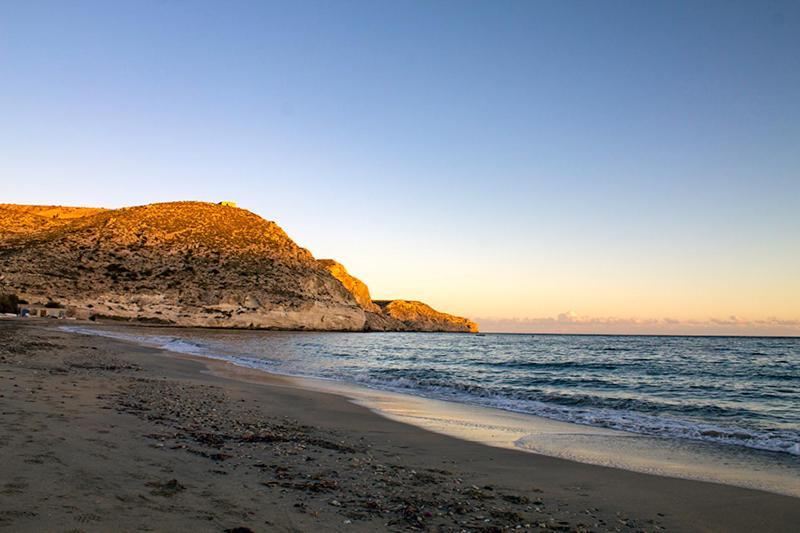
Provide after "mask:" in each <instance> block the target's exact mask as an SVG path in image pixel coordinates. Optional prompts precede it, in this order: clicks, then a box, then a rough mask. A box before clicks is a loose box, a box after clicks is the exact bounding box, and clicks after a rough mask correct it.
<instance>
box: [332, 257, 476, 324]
mask: <svg viewBox="0 0 800 533" xmlns="http://www.w3.org/2000/svg"><path fill="white" fill-rule="evenodd" d="M319 262H320V264H321V265H323V266H324V267H325V268H327V269H328V271H329V272H330V273H331V274H333V276H334V277H335V278H336V279H338V280H339V281H340V282H341V283H342V285H344V287H345V288H346V289H347V290H348V291H350V293H352V294H353V297H354V298H355V299H356V301H357V302H358V304H359V305H360V306H361V307H362V308H363V309H364V311H366V312H367V323H366V326H365V329H366V330H367V331H449V332H463V333H467V332H477V331H478V325H477V324H475V323H474V322H472V321H470V320H467V319H466V318H461V317H458V316H453V315H448V314H447V313H441V312H439V311H436V310H435V309H433V308H431V307H430V306H429V305H426V304H424V303H422V302H413V301H408V300H379V301H373V300H372V298H371V296H370V294H369V288H368V287H367V285H366V283H364V282H363V281H361V280H360V279H358V278H356V277H354V276H353V275H351V274H350V273H349V272H348V271H347V269H346V268H345V267H344V265H341V264H340V263H337V262H336V261H334V260H333V259H320V260H319Z"/></svg>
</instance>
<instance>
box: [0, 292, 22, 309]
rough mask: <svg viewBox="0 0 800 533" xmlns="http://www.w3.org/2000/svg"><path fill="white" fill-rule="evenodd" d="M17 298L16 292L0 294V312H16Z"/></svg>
mask: <svg viewBox="0 0 800 533" xmlns="http://www.w3.org/2000/svg"><path fill="white" fill-rule="evenodd" d="M18 307H19V298H18V297H17V295H16V294H0V313H16V312H17V308H18Z"/></svg>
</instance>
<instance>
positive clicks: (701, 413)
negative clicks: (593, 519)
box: [64, 326, 800, 457]
mask: <svg viewBox="0 0 800 533" xmlns="http://www.w3.org/2000/svg"><path fill="white" fill-rule="evenodd" d="M64 329H67V330H70V331H74V332H78V333H89V334H95V335H98V334H99V335H106V336H111V337H116V338H120V339H125V340H131V341H135V342H139V343H144V344H148V345H152V346H158V347H161V348H164V349H167V350H171V351H175V352H181V353H186V354H191V355H197V356H204V357H212V358H216V359H224V360H228V361H231V362H233V363H235V364H238V365H241V366H246V367H250V368H255V369H261V370H265V371H268V372H272V373H277V374H285V375H293V376H304V377H313V378H322V379H327V380H336V381H340V382H344V383H349V384H356V385H360V386H366V387H370V388H373V389H379V390H386V391H392V392H401V393H405V394H410V395H414V396H423V397H426V398H434V399H439V400H449V401H455V402H459V403H463V404H471V405H479V406H485V407H493V408H499V409H504V410H507V411H513V412H517V413H525V414H531V415H537V416H540V417H545V418H549V419H553V420H558V421H565V422H571V423H577V424H583V425H587V426H593V427H598V428H607V429H614V430H622V431H626V432H631V433H635V434H641V435H647V436H651V437H666V438H671V439H682V440H686V441H704V442H708V443H715V444H717V445H720V446H733V447H739V448H741V449H746V448H751V449H757V450H766V451H769V452H777V453H779V454H788V455H789V456H794V457H797V456H800V338H765V337H656V336H613V335H597V336H577V335H505V334H486V335H484V336H477V335H456V334H437V333H311V332H261V331H253V332H251V331H225V330H188V329H165V328H129V327H125V328H119V327H91V328H89V327H82V326H66V327H65V328H64Z"/></svg>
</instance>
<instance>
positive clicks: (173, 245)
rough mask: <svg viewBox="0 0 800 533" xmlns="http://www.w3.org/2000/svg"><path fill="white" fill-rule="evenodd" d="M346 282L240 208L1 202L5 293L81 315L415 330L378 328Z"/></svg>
mask: <svg viewBox="0 0 800 533" xmlns="http://www.w3.org/2000/svg"><path fill="white" fill-rule="evenodd" d="M346 273H347V271H346V270H345V269H344V267H343V266H341V265H339V264H338V263H335V262H333V261H331V262H330V263H327V262H319V261H317V260H315V259H314V257H313V256H312V255H311V253H309V252H308V250H306V249H304V248H301V247H299V246H298V245H297V244H295V243H294V241H292V240H291V239H290V238H289V237H288V236H287V235H286V233H285V232H284V231H283V230H282V229H281V228H280V227H279V226H278V225H277V224H275V223H274V222H271V221H267V220H264V219H262V218H261V217H259V216H257V215H255V214H253V213H250V212H249V211H246V210H243V209H238V208H235V207H229V206H221V205H216V204H209V203H202V202H174V203H164V204H151V205H146V206H140V207H131V208H124V209H115V210H104V209H90V208H64V207H52V206H15V205H7V204H0V294H2V293H7V294H16V295H18V296H19V297H20V298H22V299H23V300H26V301H28V302H30V303H31V304H36V303H39V304H44V303H46V302H51V303H53V302H57V303H58V304H60V305H63V306H64V307H66V308H67V309H69V310H70V312H71V313H72V314H74V315H77V316H79V317H89V316H91V317H93V318H96V319H97V318H99V319H118V320H119V319H122V320H139V321H145V322H156V323H164V324H176V325H181V326H201V327H239V328H248V327H251V328H269V329H314V330H345V331H361V330H364V329H410V328H409V327H403V328H401V327H400V324H399V323H396V324H395V325H396V326H397V327H396V328H390V327H387V328H370V325H369V323H368V315H376V316H377V315H383V314H385V313H384V310H383V309H382V308H381V307H380V306H376V305H374V304H372V302H371V301H370V299H369V290H368V289H367V288H366V285H364V284H363V283H361V282H360V281H358V280H355V278H352V279H353V280H355V282H357V283H355V282H348V281H347V278H346V277H345V275H346ZM342 279H344V280H345V281H342ZM365 294H366V299H365V297H364V295H365ZM431 311H432V310H431ZM434 313H435V312H434ZM386 317H387V320H389V319H390V318H392V317H391V315H390V314H386ZM460 320H463V319H460ZM372 322H374V320H372ZM389 323H391V322H389ZM389 323H387V324H389ZM442 323H443V322H442ZM419 329H425V330H428V329H427V328H419ZM444 330H447V331H451V330H452V329H449V328H448V329H444ZM463 331H467V330H466V329H465V330H463Z"/></svg>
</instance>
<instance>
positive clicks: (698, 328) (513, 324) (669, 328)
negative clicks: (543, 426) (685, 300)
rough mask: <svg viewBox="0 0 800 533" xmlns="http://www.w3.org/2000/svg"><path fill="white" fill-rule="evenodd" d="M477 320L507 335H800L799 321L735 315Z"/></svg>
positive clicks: (572, 315) (568, 314)
mask: <svg viewBox="0 0 800 533" xmlns="http://www.w3.org/2000/svg"><path fill="white" fill-rule="evenodd" d="M476 321H477V322H478V323H479V324H480V325H481V329H483V330H485V331H508V332H534V333H535V332H541V333H546V332H552V333H571V332H574V333H613V332H618V333H674V334H681V333H685V334H727V333H731V334H742V335H800V319H784V318H777V317H769V318H766V319H758V320H750V319H746V318H743V317H739V316H736V315H730V316H728V317H726V318H717V317H711V318H708V319H705V320H698V319H685V320H681V319H678V318H674V317H665V318H661V319H657V318H636V317H627V318H626V317H614V316H608V317H593V316H587V315H580V314H578V313H576V312H575V311H565V312H563V313H559V314H558V315H556V316H554V317H553V316H544V317H525V318H491V317H486V318H477V319H476Z"/></svg>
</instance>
